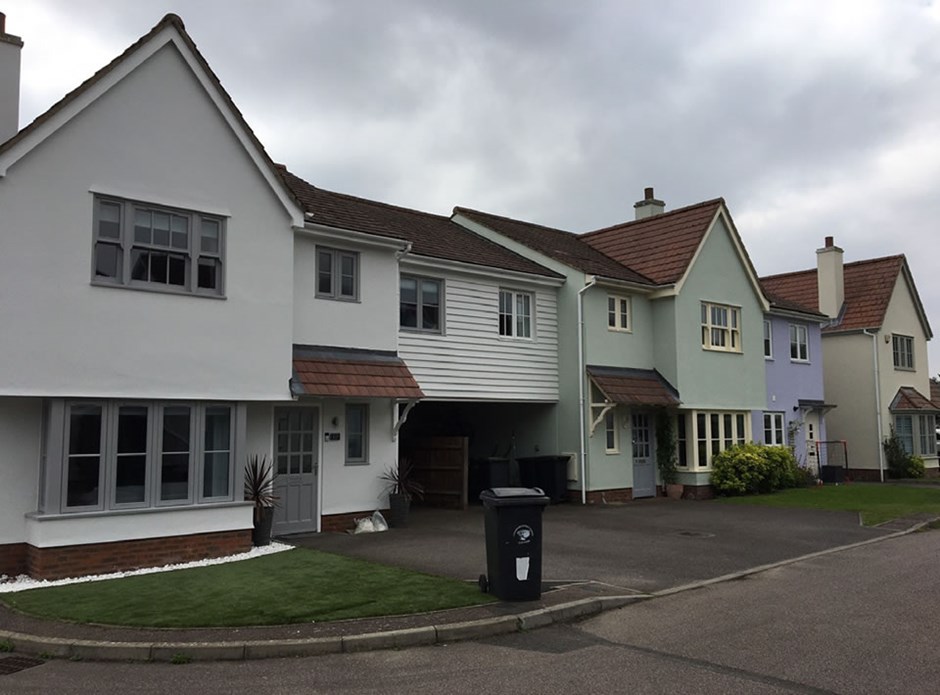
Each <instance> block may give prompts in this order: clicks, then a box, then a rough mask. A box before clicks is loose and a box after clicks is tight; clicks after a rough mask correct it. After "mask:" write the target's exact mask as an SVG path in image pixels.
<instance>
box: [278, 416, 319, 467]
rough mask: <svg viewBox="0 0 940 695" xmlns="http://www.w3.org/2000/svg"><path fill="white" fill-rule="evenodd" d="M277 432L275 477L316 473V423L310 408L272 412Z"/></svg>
mask: <svg viewBox="0 0 940 695" xmlns="http://www.w3.org/2000/svg"><path fill="white" fill-rule="evenodd" d="M274 421H275V428H276V430H277V443H276V447H275V453H276V455H277V473H278V475H301V474H305V475H307V474H311V473H316V472H317V470H318V467H317V449H316V442H315V441H314V439H315V435H316V431H317V421H316V419H315V418H314V411H312V410H311V409H310V408H277V409H275V411H274Z"/></svg>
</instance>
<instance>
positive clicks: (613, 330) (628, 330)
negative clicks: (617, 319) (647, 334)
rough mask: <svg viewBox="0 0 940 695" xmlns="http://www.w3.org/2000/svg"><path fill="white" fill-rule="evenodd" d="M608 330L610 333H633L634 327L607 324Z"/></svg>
mask: <svg viewBox="0 0 940 695" xmlns="http://www.w3.org/2000/svg"><path fill="white" fill-rule="evenodd" d="M607 330H608V331H609V332H610V333H633V329H631V328H612V327H610V326H607Z"/></svg>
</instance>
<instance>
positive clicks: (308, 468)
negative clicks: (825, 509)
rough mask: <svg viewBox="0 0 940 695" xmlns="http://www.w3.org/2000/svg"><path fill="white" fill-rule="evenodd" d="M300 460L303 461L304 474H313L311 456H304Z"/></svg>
mask: <svg viewBox="0 0 940 695" xmlns="http://www.w3.org/2000/svg"><path fill="white" fill-rule="evenodd" d="M302 460H303V469H304V473H312V472H313V455H312V454H304V455H303V456H302Z"/></svg>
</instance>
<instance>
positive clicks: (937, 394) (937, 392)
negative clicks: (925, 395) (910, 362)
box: [930, 379, 940, 405]
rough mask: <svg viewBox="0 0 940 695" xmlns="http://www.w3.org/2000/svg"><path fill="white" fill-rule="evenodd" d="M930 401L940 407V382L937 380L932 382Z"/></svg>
mask: <svg viewBox="0 0 940 695" xmlns="http://www.w3.org/2000/svg"><path fill="white" fill-rule="evenodd" d="M930 400H932V401H933V402H934V403H936V404H937V405H940V381H937V380H936V379H931V380H930Z"/></svg>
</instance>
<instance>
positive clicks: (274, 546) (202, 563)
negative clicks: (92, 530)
mask: <svg viewBox="0 0 940 695" xmlns="http://www.w3.org/2000/svg"><path fill="white" fill-rule="evenodd" d="M293 549H294V546H292V545H286V544H284V543H271V544H270V545H262V546H257V547H254V548H252V549H251V550H249V551H248V552H245V553H237V554H236V555H228V556H227V557H215V558H211V559H207V560H196V561H194V562H183V563H180V564H178V565H163V566H162V567H144V568H142V569H139V570H130V571H128V572H112V573H110V574H92V575H88V576H85V577H72V578H69V579H55V580H53V581H49V580H47V579H33V578H32V577H27V576H26V575H25V574H21V575H20V576H19V577H16V578H15V579H14V578H11V577H8V576H7V575H5V574H0V594H5V593H10V592H14V591H27V590H29V589H41V588H45V587H47V586H63V585H65V584H80V583H82V582H100V581H104V580H106V579H120V578H121V577H134V576H137V575H138V574H156V573H157V572H171V571H173V570H184V569H189V568H191V567H208V566H210V565H224V564H225V563H227V562H238V561H239V560H250V559H251V558H253V557H261V556H263V555H273V554H274V553H281V552H284V551H285V550H293Z"/></svg>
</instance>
